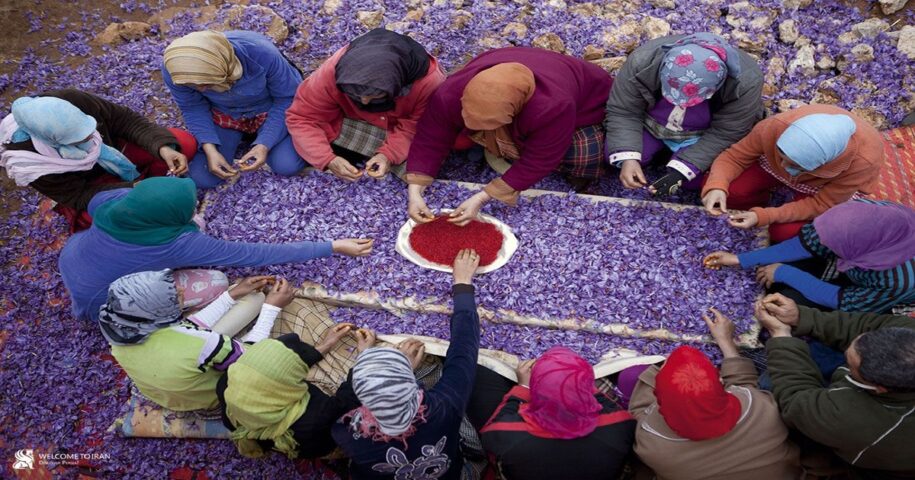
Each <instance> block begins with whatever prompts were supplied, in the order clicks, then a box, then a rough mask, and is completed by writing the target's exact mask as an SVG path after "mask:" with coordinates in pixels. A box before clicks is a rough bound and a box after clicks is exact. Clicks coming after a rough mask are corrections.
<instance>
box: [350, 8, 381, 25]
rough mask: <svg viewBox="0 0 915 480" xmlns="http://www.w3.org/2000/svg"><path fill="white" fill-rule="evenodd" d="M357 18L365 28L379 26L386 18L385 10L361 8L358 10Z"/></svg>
mask: <svg viewBox="0 0 915 480" xmlns="http://www.w3.org/2000/svg"><path fill="white" fill-rule="evenodd" d="M356 20H358V21H359V23H361V24H362V26H364V27H365V28H368V29H373V28H378V26H379V25H381V22H382V21H383V20H384V10H359V11H358V12H356Z"/></svg>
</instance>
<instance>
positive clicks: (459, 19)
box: [451, 10, 473, 30]
mask: <svg viewBox="0 0 915 480" xmlns="http://www.w3.org/2000/svg"><path fill="white" fill-rule="evenodd" d="M471 21H473V13H470V12H468V11H467V10H456V11H455V12H454V13H452V14H451V29H452V30H460V29H462V28H464V27H466V26H467V25H470V22H471Z"/></svg>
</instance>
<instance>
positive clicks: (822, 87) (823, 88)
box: [810, 77, 842, 105]
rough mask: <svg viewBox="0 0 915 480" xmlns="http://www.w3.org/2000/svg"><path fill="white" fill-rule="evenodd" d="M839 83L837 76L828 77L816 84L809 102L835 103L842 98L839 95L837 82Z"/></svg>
mask: <svg viewBox="0 0 915 480" xmlns="http://www.w3.org/2000/svg"><path fill="white" fill-rule="evenodd" d="M839 83H841V80H839V78H838V77H834V78H829V79H826V80H823V81H822V82H820V84H819V85H817V89H816V92H815V93H814V94H813V99H811V100H810V103H819V104H825V105H836V104H837V103H839V101H840V100H841V99H842V98H841V97H839V92H838V88H837V87H838V84H839Z"/></svg>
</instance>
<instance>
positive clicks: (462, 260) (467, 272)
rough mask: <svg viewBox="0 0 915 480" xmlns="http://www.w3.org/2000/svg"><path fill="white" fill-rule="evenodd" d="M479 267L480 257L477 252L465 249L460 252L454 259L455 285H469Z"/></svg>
mask: <svg viewBox="0 0 915 480" xmlns="http://www.w3.org/2000/svg"><path fill="white" fill-rule="evenodd" d="M478 266H480V256H479V255H477V252H476V250H473V249H469V248H465V249H464V250H461V251H460V252H458V254H457V256H456V257H454V284H455V285H457V284H459V283H466V284H468V285H469V284H470V282H471V281H472V280H473V274H474V273H476V271H477V267H478Z"/></svg>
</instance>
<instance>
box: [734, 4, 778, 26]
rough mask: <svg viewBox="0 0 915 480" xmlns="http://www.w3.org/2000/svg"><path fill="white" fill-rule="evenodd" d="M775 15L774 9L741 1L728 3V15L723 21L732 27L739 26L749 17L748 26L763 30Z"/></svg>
mask: <svg viewBox="0 0 915 480" xmlns="http://www.w3.org/2000/svg"><path fill="white" fill-rule="evenodd" d="M777 16H778V12H776V11H775V10H772V9H768V8H759V7H756V6H754V5H751V4H750V2H747V1H743V2H737V3H732V4H730V5H728V16H727V17H726V18H725V21H727V22H728V25H730V26H732V27H734V28H741V27H743V26H744V24H746V23H747V22H746V19H747V18H751V20H750V26H751V27H752V28H753V29H754V30H763V29H766V28H769V26H771V25H772V22H774V21H775V18H776V17H777Z"/></svg>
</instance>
